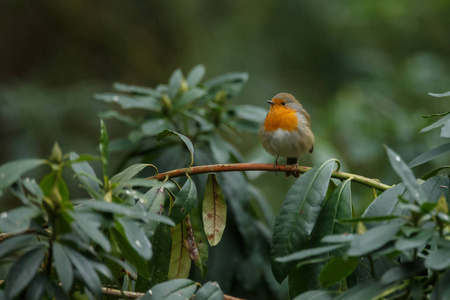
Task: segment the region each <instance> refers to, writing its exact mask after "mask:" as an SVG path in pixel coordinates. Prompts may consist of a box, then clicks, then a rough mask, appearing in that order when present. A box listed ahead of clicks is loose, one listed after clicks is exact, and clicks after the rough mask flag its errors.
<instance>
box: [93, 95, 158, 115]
mask: <svg viewBox="0 0 450 300" xmlns="http://www.w3.org/2000/svg"><path fill="white" fill-rule="evenodd" d="M94 99H96V100H101V101H104V102H108V103H111V102H112V103H117V104H119V105H120V106H121V107H122V108H123V109H132V108H137V109H143V110H148V111H160V110H161V103H159V101H158V100H156V99H155V98H153V97H130V96H124V95H121V94H115V93H103V94H95V95H94Z"/></svg>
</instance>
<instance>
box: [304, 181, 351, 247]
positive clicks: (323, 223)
mask: <svg viewBox="0 0 450 300" xmlns="http://www.w3.org/2000/svg"><path fill="white" fill-rule="evenodd" d="M351 217H352V195H351V179H347V180H345V181H343V182H342V183H341V184H340V185H339V186H338V187H336V188H335V189H334V191H333V193H332V194H331V195H330V197H329V199H328V200H326V202H325V204H324V206H323V207H322V210H321V211H320V215H319V218H318V219H317V222H316V226H315V227H314V230H313V232H312V237H311V243H312V244H313V246H315V245H317V244H318V243H319V241H320V240H321V239H322V238H323V237H324V236H326V235H330V234H339V233H351V232H352V225H351V224H345V223H341V222H339V220H342V219H348V218H351Z"/></svg>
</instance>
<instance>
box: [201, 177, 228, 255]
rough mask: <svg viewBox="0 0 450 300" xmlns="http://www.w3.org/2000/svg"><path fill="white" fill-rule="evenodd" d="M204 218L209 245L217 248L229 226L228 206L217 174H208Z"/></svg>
mask: <svg viewBox="0 0 450 300" xmlns="http://www.w3.org/2000/svg"><path fill="white" fill-rule="evenodd" d="M202 217H203V224H204V228H205V234H206V236H207V238H208V243H209V244H210V245H211V246H215V245H217V244H218V243H219V242H220V240H221V239H222V235H223V232H224V230H225V226H226V224H227V223H226V222H227V204H226V202H225V199H224V197H223V194H222V188H221V187H220V185H219V182H218V181H217V178H216V174H212V173H210V174H208V179H207V181H206V186H205V195H204V197H203V211H202Z"/></svg>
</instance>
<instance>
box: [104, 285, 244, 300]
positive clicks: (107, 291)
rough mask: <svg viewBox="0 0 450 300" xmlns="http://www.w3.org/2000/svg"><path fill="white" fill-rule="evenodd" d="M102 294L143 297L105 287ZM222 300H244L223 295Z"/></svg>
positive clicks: (132, 297) (133, 297)
mask: <svg viewBox="0 0 450 300" xmlns="http://www.w3.org/2000/svg"><path fill="white" fill-rule="evenodd" d="M102 293H103V294H104V295H107V296H111V297H116V298H122V297H123V296H125V297H126V298H127V299H139V298H141V297H143V296H144V295H145V294H144V293H136V292H128V291H121V290H116V289H111V288H107V287H102ZM223 300H244V299H241V298H235V297H232V296H228V295H224V296H223Z"/></svg>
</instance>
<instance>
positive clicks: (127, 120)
mask: <svg viewBox="0 0 450 300" xmlns="http://www.w3.org/2000/svg"><path fill="white" fill-rule="evenodd" d="M98 117H99V118H101V119H105V120H106V119H116V120H118V121H119V122H121V123H123V124H125V125H128V126H130V127H138V126H139V123H138V122H136V120H134V119H133V118H131V117H128V116H124V115H122V114H120V113H118V112H117V111H115V110H107V111H104V112H100V113H98Z"/></svg>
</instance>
